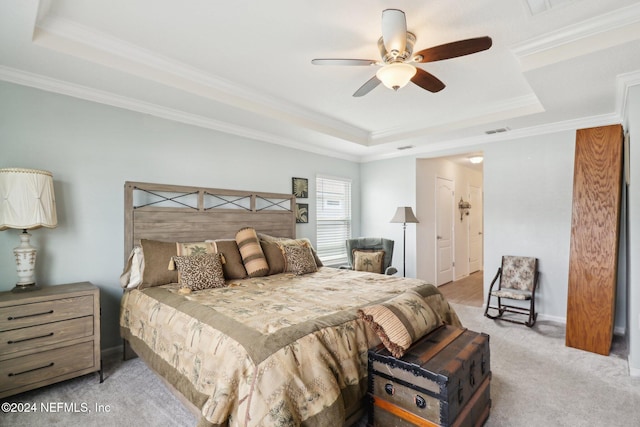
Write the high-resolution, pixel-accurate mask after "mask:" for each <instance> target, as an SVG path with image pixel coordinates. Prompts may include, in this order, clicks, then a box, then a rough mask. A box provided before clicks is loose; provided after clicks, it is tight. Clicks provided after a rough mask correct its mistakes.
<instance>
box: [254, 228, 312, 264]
mask: <svg viewBox="0 0 640 427" xmlns="http://www.w3.org/2000/svg"><path fill="white" fill-rule="evenodd" d="M258 238H259V239H260V240H263V241H266V242H277V243H280V244H283V245H307V246H309V247H310V248H311V252H312V253H313V259H314V260H315V261H316V266H318V267H322V266H323V265H324V264H322V261H321V260H320V257H318V253H317V252H316V250H315V248H314V247H313V245H312V244H311V240H309V239H307V238H306V237H303V238H300V239H289V238H288V237H274V236H270V235H268V234H264V233H258Z"/></svg>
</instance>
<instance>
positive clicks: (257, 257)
mask: <svg viewBox="0 0 640 427" xmlns="http://www.w3.org/2000/svg"><path fill="white" fill-rule="evenodd" d="M236 243H237V244H238V249H240V255H242V262H243V263H244V268H245V269H246V270H247V274H248V275H249V277H261V276H266V275H267V274H269V264H267V259H266V258H265V256H264V252H262V247H261V246H260V241H259V240H258V235H257V234H256V230H254V229H253V228H251V227H245V228H241V229H240V230H238V232H237V233H236Z"/></svg>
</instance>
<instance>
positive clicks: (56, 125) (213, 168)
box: [0, 83, 360, 348]
mask: <svg viewBox="0 0 640 427" xmlns="http://www.w3.org/2000/svg"><path fill="white" fill-rule="evenodd" d="M0 146H1V149H0V153H1V155H0V167H24V168H34V169H45V170H49V171H51V172H52V173H53V177H54V188H55V192H56V202H57V207H58V227H57V228H55V229H38V230H33V231H32V232H31V234H32V236H33V237H32V244H33V245H34V246H36V247H37V248H38V250H39V252H38V262H37V269H36V278H37V280H38V282H39V283H42V284H45V285H46V284H62V283H69V282H75V281H91V282H93V283H94V284H95V285H97V286H99V287H100V290H101V298H102V325H103V331H102V332H103V335H102V347H103V348H109V347H112V346H116V345H118V344H119V330H118V312H119V301H120V296H121V295H122V291H121V289H120V287H119V283H118V278H119V276H120V273H121V272H122V267H123V257H124V255H123V247H124V219H123V217H124V208H123V198H124V196H123V195H124V182H125V181H143V182H157V183H165V184H183V185H195V186H205V187H214V188H232V189H239V190H256V191H269V192H281V193H290V192H291V177H294V176H295V177H304V178H308V179H309V186H310V195H309V198H308V199H305V200H301V201H302V202H308V203H309V208H310V212H311V214H310V217H309V219H310V221H309V224H299V225H298V226H297V233H298V236H300V237H308V238H310V239H311V240H312V241H314V242H315V238H316V236H315V214H314V212H315V176H316V174H328V175H333V176H340V177H346V178H350V179H351V180H352V185H353V187H352V193H353V217H354V218H356V219H357V218H359V217H360V197H359V195H360V178H359V170H360V166H359V164H357V163H354V162H349V161H344V160H339V159H336V158H331V157H325V156H320V155H315V154H310V153H307V152H302V151H298V150H293V149H289V148H285V147H282V146H278V145H273V144H265V143H259V142H256V141H253V140H249V139H245V138H240V137H235V136H232V135H227V134H222V133H219V132H215V131H211V130H207V129H201V128H197V127H193V126H187V125H182V124H179V123H175V122H171V121H166V120H162V119H158V118H154V117H150V116H146V115H143V114H139V113H134V112H131V111H127V110H122V109H117V108H112V107H108V106H104V105H100V104H95V103H91V102H87V101H82V100H78V99H75V98H70V97H66V96H62V95H57V94H52V93H48V92H43V91H40V90H36V89H30V88H26V87H22V86H17V85H13V84H9V83H0ZM359 232H360V231H359V224H358V221H357V220H356V221H355V222H354V233H356V234H358V233H359ZM19 233H20V231H19V230H7V231H4V232H0V279H1V280H0V290H9V289H11V288H12V287H13V285H14V284H15V281H16V280H17V276H16V273H15V264H14V262H13V253H12V250H13V248H14V247H15V246H17V245H18V243H19Z"/></svg>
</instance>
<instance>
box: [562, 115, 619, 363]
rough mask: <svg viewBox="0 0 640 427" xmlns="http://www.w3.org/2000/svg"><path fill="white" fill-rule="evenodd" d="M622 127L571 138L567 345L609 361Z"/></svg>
mask: <svg viewBox="0 0 640 427" xmlns="http://www.w3.org/2000/svg"><path fill="white" fill-rule="evenodd" d="M622 151H623V133H622V126H620V125H612V126H602V127H596V128H590V129H580V130H578V131H577V133H576V150H575V166H574V172H573V174H574V175H573V208H572V218H571V249H570V255H569V289H568V296H567V297H568V298H567V331H566V345H567V346H569V347H575V348H579V349H582V350H587V351H591V352H594V353H598V354H603V355H608V354H609V350H610V349H611V341H612V338H613V324H614V317H615V300H616V273H617V265H618V241H619V233H620V231H619V230H620V206H621V203H620V202H621V190H622V187H621V186H622V164H623V163H622Z"/></svg>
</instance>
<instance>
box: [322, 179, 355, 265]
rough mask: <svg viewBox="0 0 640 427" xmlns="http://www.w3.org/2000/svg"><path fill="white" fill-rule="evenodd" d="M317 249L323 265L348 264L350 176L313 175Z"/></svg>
mask: <svg viewBox="0 0 640 427" xmlns="http://www.w3.org/2000/svg"><path fill="white" fill-rule="evenodd" d="M316 215H317V217H316V227H317V231H316V233H317V236H316V250H317V252H318V256H319V257H320V259H321V260H322V262H323V263H324V264H326V265H340V264H347V263H348V260H347V248H346V245H345V240H346V239H350V238H351V180H348V179H342V178H333V177H324V176H318V177H316Z"/></svg>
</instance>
